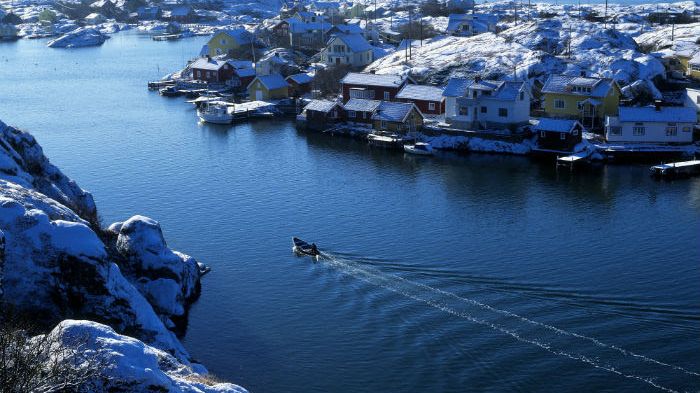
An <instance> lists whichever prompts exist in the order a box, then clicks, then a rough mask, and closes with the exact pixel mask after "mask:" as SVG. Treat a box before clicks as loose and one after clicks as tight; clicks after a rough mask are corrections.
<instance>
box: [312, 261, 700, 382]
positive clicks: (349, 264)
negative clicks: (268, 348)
mask: <svg viewBox="0 0 700 393" xmlns="http://www.w3.org/2000/svg"><path fill="white" fill-rule="evenodd" d="M321 261H322V262H323V263H325V264H326V265H328V266H331V267H333V268H335V269H337V270H339V271H341V272H342V273H345V274H348V275H350V276H352V277H355V278H357V279H360V280H362V281H364V282H367V283H369V284H372V285H375V286H378V287H381V288H384V289H387V290H389V291H392V292H394V293H397V294H399V295H402V296H404V297H406V298H409V299H412V300H415V301H417V302H420V303H423V304H426V305H428V306H430V307H433V308H435V309H437V310H440V311H443V312H446V313H449V314H451V315H453V316H455V317H458V318H462V319H466V320H468V321H470V322H473V323H477V324H479V325H482V326H485V327H487V328H490V329H493V330H495V331H497V332H500V333H503V334H506V335H508V336H510V337H512V338H513V339H515V340H517V341H519V342H522V343H526V344H530V345H534V346H536V347H538V348H540V349H542V350H544V351H547V352H549V353H551V354H553V355H556V356H561V357H564V358H568V359H571V360H574V361H579V362H581V363H584V364H587V365H589V366H592V367H594V368H597V369H600V370H603V371H606V372H609V373H612V374H615V375H618V376H621V377H624V378H629V379H632V380H636V381H639V382H642V383H645V384H647V385H650V386H652V387H654V388H657V389H660V390H662V391H667V392H683V391H696V390H697V389H698V386H699V385H700V378H699V377H700V373H698V372H695V371H692V370H688V369H685V368H683V367H680V366H676V365H673V364H669V363H666V362H663V361H659V360H656V359H653V358H650V357H648V356H645V355H641V354H638V353H635V352H632V351H629V350H626V349H624V348H621V347H618V346H616V345H611V344H607V343H604V342H602V341H600V340H598V339H596V338H594V337H589V336H586V335H582V334H578V333H574V332H570V331H567V330H564V329H560V328H557V327H555V326H552V325H548V324H546V323H542V322H538V321H534V320H532V319H529V318H527V317H524V316H521V315H518V314H515V313H513V312H510V311H506V310H501V309H498V308H495V307H492V306H490V305H488V304H485V303H482V302H479V301H477V300H475V299H470V298H467V297H463V296H460V295H457V294H455V293H452V292H448V291H444V290H442V289H439V288H434V287H432V286H429V285H426V284H422V283H419V282H415V281H412V280H409V279H406V278H403V277H401V276H398V275H393V274H388V273H385V272H382V271H381V270H379V269H377V268H374V267H372V266H367V265H366V264H363V263H361V262H357V261H355V260H354V259H353V258H348V257H344V256H341V255H335V254H332V253H327V252H324V253H323V254H322V258H321Z"/></svg>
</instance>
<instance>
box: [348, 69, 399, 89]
mask: <svg viewBox="0 0 700 393" xmlns="http://www.w3.org/2000/svg"><path fill="white" fill-rule="evenodd" d="M405 81H406V77H404V76H401V75H394V74H371V73H363V72H349V73H348V74H347V75H345V77H344V78H343V79H342V80H341V81H340V83H346V84H349V85H364V86H382V87H399V86H401V85H402V84H403V83H404V82H405Z"/></svg>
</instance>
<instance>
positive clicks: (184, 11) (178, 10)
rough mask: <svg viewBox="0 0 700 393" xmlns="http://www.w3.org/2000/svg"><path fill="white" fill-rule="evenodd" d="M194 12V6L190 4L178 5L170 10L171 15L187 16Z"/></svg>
mask: <svg viewBox="0 0 700 393" xmlns="http://www.w3.org/2000/svg"><path fill="white" fill-rule="evenodd" d="M190 12H192V7H190V6H188V5H181V6H177V7H175V8H173V9H172V11H170V16H187V15H189V14H190Z"/></svg>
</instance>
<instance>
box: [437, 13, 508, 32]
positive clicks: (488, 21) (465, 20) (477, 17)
mask: <svg viewBox="0 0 700 393" xmlns="http://www.w3.org/2000/svg"><path fill="white" fill-rule="evenodd" d="M496 23H498V17H496V16H494V15H486V14H450V18H449V21H448V22H447V33H448V34H451V35H456V36H471V35H475V34H481V33H486V32H489V31H490V32H495V31H496Z"/></svg>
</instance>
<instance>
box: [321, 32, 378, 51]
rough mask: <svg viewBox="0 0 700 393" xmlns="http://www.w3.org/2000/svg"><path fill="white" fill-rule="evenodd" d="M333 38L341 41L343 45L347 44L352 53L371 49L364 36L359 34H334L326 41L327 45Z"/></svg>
mask: <svg viewBox="0 0 700 393" xmlns="http://www.w3.org/2000/svg"><path fill="white" fill-rule="evenodd" d="M334 38H335V39H338V40H341V41H343V43H344V44H345V46H347V47H348V49H350V51H351V52H353V53H358V52H366V51H368V50H372V45H370V44H369V42H367V40H366V39H365V37H363V36H362V35H360V34H336V35H335V36H333V37H331V39H330V40H329V41H328V44H329V45H330V43H331V42H333V39H334Z"/></svg>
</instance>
